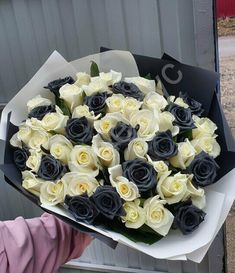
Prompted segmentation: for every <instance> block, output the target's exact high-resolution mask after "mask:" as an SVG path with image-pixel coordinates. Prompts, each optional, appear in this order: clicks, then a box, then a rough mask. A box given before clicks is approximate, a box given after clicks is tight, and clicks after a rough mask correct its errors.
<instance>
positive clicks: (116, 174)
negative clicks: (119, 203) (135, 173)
mask: <svg viewBox="0 0 235 273" xmlns="http://www.w3.org/2000/svg"><path fill="white" fill-rule="evenodd" d="M108 172H109V179H110V183H111V185H112V186H113V187H115V188H116V189H117V192H118V193H119V195H120V196H121V198H122V199H124V200H125V201H133V200H135V199H136V198H138V197H139V196H140V194H139V190H138V187H137V186H136V184H135V183H133V182H131V181H129V180H128V179H127V178H126V177H123V176H122V166H121V165H116V166H114V167H111V168H109V169H108Z"/></svg>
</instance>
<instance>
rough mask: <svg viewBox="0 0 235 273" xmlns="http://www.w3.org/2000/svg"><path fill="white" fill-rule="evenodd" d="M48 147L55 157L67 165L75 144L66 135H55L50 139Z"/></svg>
mask: <svg viewBox="0 0 235 273" xmlns="http://www.w3.org/2000/svg"><path fill="white" fill-rule="evenodd" d="M48 149H49V150H50V154H51V155H52V156H54V158H56V159H59V160H60V161H62V162H63V163H64V164H66V165H67V164H68V161H69V158H70V153H71V151H72V149H73V145H72V144H71V142H70V141H69V140H68V139H67V138H66V137H65V136H63V135H54V136H52V137H51V138H50V139H49V142H48Z"/></svg>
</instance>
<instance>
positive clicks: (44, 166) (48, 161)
mask: <svg viewBox="0 0 235 273" xmlns="http://www.w3.org/2000/svg"><path fill="white" fill-rule="evenodd" d="M65 172H66V168H65V166H64V165H63V164H62V163H61V162H60V161H59V160H57V159H55V158H54V157H53V156H52V155H43V156H42V159H41V164H40V166H39V169H38V176H39V177H40V178H42V179H44V180H49V181H50V180H56V179H59V178H61V177H62V176H63V175H64V174H65Z"/></svg>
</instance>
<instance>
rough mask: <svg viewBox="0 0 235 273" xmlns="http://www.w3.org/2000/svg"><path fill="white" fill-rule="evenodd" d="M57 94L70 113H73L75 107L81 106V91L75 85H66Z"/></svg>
mask: <svg viewBox="0 0 235 273" xmlns="http://www.w3.org/2000/svg"><path fill="white" fill-rule="evenodd" d="M59 92H60V98H61V99H63V100H64V101H65V102H66V103H67V105H68V106H69V108H70V110H71V111H73V109H74V108H75V107H76V106H78V105H81V104H82V100H83V90H82V89H81V88H80V87H78V86H77V85H76V84H68V83H66V84H65V85H63V86H62V87H61V88H60V90H59Z"/></svg>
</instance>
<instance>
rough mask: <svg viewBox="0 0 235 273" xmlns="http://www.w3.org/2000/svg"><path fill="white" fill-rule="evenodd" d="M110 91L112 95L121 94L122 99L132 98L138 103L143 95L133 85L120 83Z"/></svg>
mask: <svg viewBox="0 0 235 273" xmlns="http://www.w3.org/2000/svg"><path fill="white" fill-rule="evenodd" d="M112 89H113V93H115V94H122V95H123V96H124V97H132V98H135V99H137V100H139V101H142V100H143V99H144V94H143V93H142V92H141V91H140V89H139V88H138V87H137V86H136V85H135V84H134V83H128V82H124V81H120V82H117V83H115V84H114V85H113V88H112Z"/></svg>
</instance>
